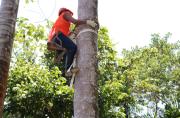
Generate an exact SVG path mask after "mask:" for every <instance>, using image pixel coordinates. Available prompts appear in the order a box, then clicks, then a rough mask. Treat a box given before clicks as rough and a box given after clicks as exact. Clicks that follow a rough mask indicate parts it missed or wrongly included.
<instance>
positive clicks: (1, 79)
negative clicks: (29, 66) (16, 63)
mask: <svg viewBox="0 0 180 118" xmlns="http://www.w3.org/2000/svg"><path fill="white" fill-rule="evenodd" d="M1 1H2V2H1V6H0V117H2V113H3V106H4V98H5V95H6V86H7V78H8V71H9V64H10V57H11V50H12V44H13V36H14V31H15V23H16V18H17V11H18V5H19V0H1Z"/></svg>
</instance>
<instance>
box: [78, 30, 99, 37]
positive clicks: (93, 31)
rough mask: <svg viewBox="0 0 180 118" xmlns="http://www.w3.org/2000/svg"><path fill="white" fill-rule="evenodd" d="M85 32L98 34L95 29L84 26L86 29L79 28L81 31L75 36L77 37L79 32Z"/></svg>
mask: <svg viewBox="0 0 180 118" xmlns="http://www.w3.org/2000/svg"><path fill="white" fill-rule="evenodd" d="M85 32H92V33H94V34H96V35H98V33H97V32H96V31H95V30H93V29H90V28H88V29H87V28H86V29H83V30H81V31H80V32H79V33H78V34H77V37H78V36H79V35H80V34H82V33H85Z"/></svg>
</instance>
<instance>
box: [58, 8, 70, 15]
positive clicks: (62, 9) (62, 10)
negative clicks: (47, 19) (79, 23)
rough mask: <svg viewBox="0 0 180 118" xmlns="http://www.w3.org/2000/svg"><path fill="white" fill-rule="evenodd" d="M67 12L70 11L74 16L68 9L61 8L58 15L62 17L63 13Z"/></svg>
mask: <svg viewBox="0 0 180 118" xmlns="http://www.w3.org/2000/svg"><path fill="white" fill-rule="evenodd" d="M65 11H68V12H70V13H71V14H73V13H72V11H70V10H69V9H67V8H60V9H59V13H58V15H59V16H60V15H61V14H62V13H63V12H65Z"/></svg>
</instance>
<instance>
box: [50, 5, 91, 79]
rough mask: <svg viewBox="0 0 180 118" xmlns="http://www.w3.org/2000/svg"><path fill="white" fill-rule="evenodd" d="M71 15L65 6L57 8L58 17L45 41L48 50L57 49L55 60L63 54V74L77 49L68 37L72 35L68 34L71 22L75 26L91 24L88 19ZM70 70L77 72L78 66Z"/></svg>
mask: <svg viewBox="0 0 180 118" xmlns="http://www.w3.org/2000/svg"><path fill="white" fill-rule="evenodd" d="M72 15H73V13H72V11H70V10H69V9H67V8H61V9H60V10H59V13H58V18H57V20H56V22H55V23H54V25H53V27H52V29H51V31H50V34H49V37H48V43H47V46H48V49H49V50H55V51H57V57H55V62H59V60H61V58H62V57H63V56H64V58H63V62H64V70H63V71H62V75H63V76H65V75H67V74H66V71H67V70H68V68H70V66H71V64H72V62H73V59H74V55H75V53H76V50H77V46H76V45H75V44H74V42H73V41H72V40H71V39H70V38H73V37H69V36H72V35H70V25H71V23H73V24H75V25H76V27H77V26H78V25H81V24H86V23H87V24H89V25H93V22H91V21H90V20H87V21H86V20H76V19H74V18H73V17H72ZM64 54H65V55H64ZM71 71H73V72H77V71H78V68H73V69H71Z"/></svg>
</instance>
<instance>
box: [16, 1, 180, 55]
mask: <svg viewBox="0 0 180 118" xmlns="http://www.w3.org/2000/svg"><path fill="white" fill-rule="evenodd" d="M22 1H25V0H21V4H20V9H19V15H18V16H24V17H28V18H29V19H30V20H31V22H34V23H42V22H40V21H42V20H43V19H44V18H48V19H50V20H53V21H54V20H55V19H56V17H57V12H58V9H59V8H61V7H67V8H69V9H71V10H72V11H73V12H74V14H75V18H77V4H78V3H77V1H78V0H51V1H50V0H39V5H38V2H34V3H33V4H29V5H24V4H23V3H22ZM179 5H180V0H99V8H98V11H99V13H98V14H99V22H100V25H102V26H105V27H107V28H108V30H109V34H110V37H111V39H112V40H113V43H114V44H116V49H117V50H118V51H119V53H120V52H121V51H122V48H126V49H130V48H131V47H134V46H136V45H138V46H145V45H147V44H149V43H150V35H151V34H152V33H160V34H161V35H164V34H165V33H167V32H171V33H172V38H171V39H170V42H175V41H177V40H180V7H179ZM39 7H41V9H40V8H39ZM43 13H44V15H43Z"/></svg>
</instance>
